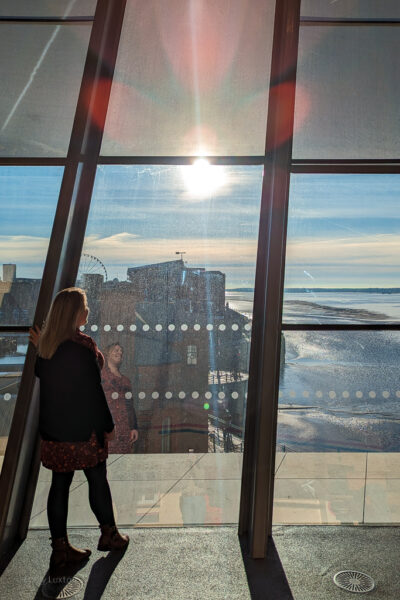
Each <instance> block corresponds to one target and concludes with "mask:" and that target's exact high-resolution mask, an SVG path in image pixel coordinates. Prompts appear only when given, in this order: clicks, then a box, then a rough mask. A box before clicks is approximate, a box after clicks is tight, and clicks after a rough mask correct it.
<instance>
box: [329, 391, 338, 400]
mask: <svg viewBox="0 0 400 600" xmlns="http://www.w3.org/2000/svg"><path fill="white" fill-rule="evenodd" d="M329 398H331V399H333V398H336V392H335V391H334V390H331V391H330V392H329Z"/></svg>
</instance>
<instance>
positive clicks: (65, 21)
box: [0, 16, 94, 25]
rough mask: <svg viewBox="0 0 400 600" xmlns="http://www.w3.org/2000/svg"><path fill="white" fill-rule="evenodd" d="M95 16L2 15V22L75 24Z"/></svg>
mask: <svg viewBox="0 0 400 600" xmlns="http://www.w3.org/2000/svg"><path fill="white" fill-rule="evenodd" d="M93 19H94V17H90V16H87V17H84V16H82V17H0V24H1V23H46V24H47V25H49V24H51V23H57V25H61V24H63V25H64V24H65V25H68V24H69V23H73V24H74V25H76V24H79V23H80V22H81V23H88V22H91V21H93Z"/></svg>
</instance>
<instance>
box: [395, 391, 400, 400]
mask: <svg viewBox="0 0 400 600" xmlns="http://www.w3.org/2000/svg"><path fill="white" fill-rule="evenodd" d="M396 396H397V397H398V398H400V390H397V392H396Z"/></svg>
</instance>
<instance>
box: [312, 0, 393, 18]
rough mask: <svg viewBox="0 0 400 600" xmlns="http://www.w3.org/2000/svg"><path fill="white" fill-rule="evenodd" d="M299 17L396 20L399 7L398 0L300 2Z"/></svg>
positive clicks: (318, 0)
mask: <svg viewBox="0 0 400 600" xmlns="http://www.w3.org/2000/svg"><path fill="white" fill-rule="evenodd" d="M301 15H302V16H303V17H321V18H325V17H326V18H329V17H330V18H337V19H342V18H343V19H345V18H360V19H398V18H400V6H399V2H398V0H340V2H327V1H326V0H302V1H301Z"/></svg>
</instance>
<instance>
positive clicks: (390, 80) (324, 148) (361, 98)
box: [293, 25, 400, 159]
mask: <svg viewBox="0 0 400 600" xmlns="http://www.w3.org/2000/svg"><path fill="white" fill-rule="evenodd" d="M399 31H400V30H399V28H398V26H397V25H387V26H350V25H347V26H346V27H343V26H342V27H340V26H307V27H302V28H301V29H300V41H299V62H298V72H297V85H296V109H295V125H294V139H293V158H295V159H312V158H313V159H328V158H331V159H335V158H340V159H344V158H354V159H369V158H371V159H372V158H380V159H382V158H387V159H391V158H399V156H400V141H399V140H400V135H399V133H400V131H399V127H400V125H399V118H398V98H399V94H400V80H399V78H398V77H396V76H395V75H394V74H395V73H397V71H398V56H399V54H400V35H399Z"/></svg>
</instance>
